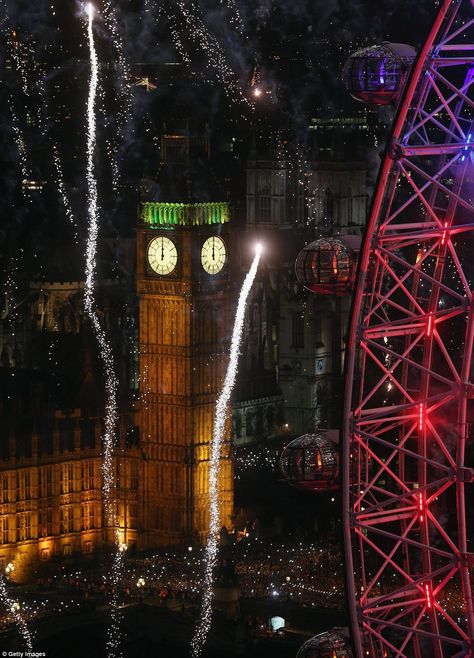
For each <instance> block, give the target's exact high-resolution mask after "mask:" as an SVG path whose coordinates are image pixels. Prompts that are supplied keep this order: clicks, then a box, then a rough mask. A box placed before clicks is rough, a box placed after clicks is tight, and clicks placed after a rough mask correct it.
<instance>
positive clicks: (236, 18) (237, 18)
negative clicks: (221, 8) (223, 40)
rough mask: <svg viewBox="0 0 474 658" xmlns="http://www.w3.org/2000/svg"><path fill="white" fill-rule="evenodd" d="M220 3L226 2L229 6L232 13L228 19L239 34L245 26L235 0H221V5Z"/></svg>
mask: <svg viewBox="0 0 474 658" xmlns="http://www.w3.org/2000/svg"><path fill="white" fill-rule="evenodd" d="M222 4H226V5H227V6H228V7H229V9H231V11H232V12H233V14H234V15H233V17H232V18H231V19H230V22H231V23H232V25H234V26H235V27H236V29H237V31H238V32H240V34H243V32H244V29H245V26H244V22H243V20H242V16H241V15H240V11H239V8H238V7H237V4H236V2H235V0H226V2H225V1H224V0H221V5H222Z"/></svg>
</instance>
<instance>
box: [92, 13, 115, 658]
mask: <svg viewBox="0 0 474 658" xmlns="http://www.w3.org/2000/svg"><path fill="white" fill-rule="evenodd" d="M87 13H88V19H89V20H88V27H87V35H88V43H89V52H90V63H91V78H90V84H89V95H88V100H87V173H86V179H87V201H88V218H89V226H88V235H87V248H86V281H85V289H84V307H85V310H86V314H87V315H88V317H89V319H90V321H91V324H92V326H93V328H94V332H95V334H96V338H97V341H98V343H99V346H100V353H101V358H102V362H103V365H104V369H105V374H106V384H105V388H106V394H107V399H106V405H105V432H104V435H103V437H102V447H103V448H102V449H103V456H102V480H103V484H102V497H103V501H104V511H105V520H106V526H107V527H112V528H114V533H115V535H114V539H115V544H116V553H115V556H114V561H113V566H112V576H111V578H110V584H111V589H112V598H111V602H110V603H111V615H112V623H111V624H110V626H109V629H108V640H107V651H108V657H109V658H117V657H118V656H120V655H121V652H120V642H121V639H120V633H119V624H120V616H119V612H118V605H117V604H118V600H117V597H118V583H119V581H120V572H121V569H122V562H123V555H124V550H123V546H122V544H121V543H120V536H119V529H118V523H117V518H116V513H115V509H114V498H113V486H114V470H113V450H114V439H115V429H116V422H117V387H118V382H117V377H116V375H115V368H114V360H113V354H112V348H111V345H110V343H109V341H108V340H107V337H106V335H105V332H104V330H103V329H102V327H101V326H100V322H99V318H98V316H97V313H96V311H95V301H94V285H95V265H96V254H97V236H98V229H99V210H98V198H97V180H96V177H95V166H94V154H95V149H96V118H95V110H96V99H97V88H98V82H99V75H98V60H97V52H96V49H95V43H94V34H93V29H92V26H93V19H94V8H93V6H92V5H91V4H89V5H87Z"/></svg>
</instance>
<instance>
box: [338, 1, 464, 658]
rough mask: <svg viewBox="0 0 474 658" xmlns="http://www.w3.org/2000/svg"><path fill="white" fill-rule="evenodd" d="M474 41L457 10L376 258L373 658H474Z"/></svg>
mask: <svg viewBox="0 0 474 658" xmlns="http://www.w3.org/2000/svg"><path fill="white" fill-rule="evenodd" d="M473 32H474V6H473V5H472V4H471V2H470V1H468V0H461V1H460V2H453V1H451V0H449V1H445V2H444V3H443V4H442V6H441V7H440V10H439V14H438V16H437V18H436V20H435V23H434V26H433V28H432V30H431V33H430V35H429V37H428V39H427V41H426V43H425V45H424V46H423V48H422V50H421V52H420V54H419V56H418V59H417V61H416V62H415V64H414V68H413V71H412V74H411V76H410V78H409V80H408V82H407V85H406V88H405V90H404V93H403V97H402V98H401V100H400V102H399V107H398V112H397V116H396V119H395V121H394V126H393V131H392V135H391V140H390V142H389V145H388V147H387V151H386V155H385V157H384V161H383V164H382V167H381V171H380V174H379V179H378V183H377V187H376V190H375V194H374V200H373V206H372V211H371V215H370V218H369V222H368V228H367V235H366V238H365V243H364V246H363V249H362V251H361V255H360V265H359V274H358V281H357V284H356V290H355V296H354V301H353V315H352V321H351V326H350V334H349V339H348V349H347V359H346V374H347V378H346V391H345V414H344V416H345V418H344V439H345V440H344V442H343V446H344V447H343V466H344V474H343V500H344V531H345V547H346V565H347V576H348V578H347V581H348V590H349V605H350V610H351V623H352V628H353V636H354V645H355V650H356V655H357V657H358V658H362V656H371V657H373V658H383V657H385V656H387V657H393V658H398V657H402V658H403V657H405V656H406V657H410V658H412V657H413V658H428V657H431V656H433V657H434V658H446V657H448V656H449V657H451V658H454V657H455V656H456V657H458V658H460V657H461V656H463V657H465V656H474V645H473V642H474V609H473V599H472V596H473V594H472V586H473V583H472V581H471V578H470V570H471V567H472V566H473V564H474V555H473V553H472V551H473V550H474V533H473V526H474V495H473V494H474V484H472V481H473V466H474V448H473V442H474V413H473V411H474V373H473V372H472V370H473V369H474V367H473V365H472V361H473V358H472V357H473V340H474V306H473V304H474V210H473V199H474V153H473V149H472V146H471V142H473V141H474V139H473V137H474V126H473V117H474V100H473V96H474V95H473V82H474V34H473ZM471 423H473V425H471ZM469 496H470V497H471V500H470V501H469V500H468V498H469ZM470 510H473V511H470ZM469 540H470V541H471V543H470V541H469Z"/></svg>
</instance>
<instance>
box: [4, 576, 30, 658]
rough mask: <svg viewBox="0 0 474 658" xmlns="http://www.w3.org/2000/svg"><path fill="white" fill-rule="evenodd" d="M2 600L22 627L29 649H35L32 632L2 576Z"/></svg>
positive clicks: (21, 630)
mask: <svg viewBox="0 0 474 658" xmlns="http://www.w3.org/2000/svg"><path fill="white" fill-rule="evenodd" d="M0 601H1V603H2V604H3V606H4V607H5V608H6V610H8V611H9V612H10V614H11V615H12V617H13V618H14V619H15V621H16V623H17V624H18V626H19V628H20V632H21V635H22V637H23V640H24V642H25V646H26V648H27V649H28V651H32V650H33V640H32V638H31V633H30V631H29V630H28V626H27V625H26V622H25V620H24V618H23V615H22V614H21V613H20V610H19V607H17V605H15V603H16V602H15V601H13V600H12V599H11V598H10V597H9V596H8V592H7V588H6V586H5V581H4V580H3V578H2V577H1V576H0Z"/></svg>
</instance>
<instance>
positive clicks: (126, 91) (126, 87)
mask: <svg viewBox="0 0 474 658" xmlns="http://www.w3.org/2000/svg"><path fill="white" fill-rule="evenodd" d="M146 5H148V3H146ZM145 11H148V6H146V7H145ZM104 20H105V24H106V26H107V29H108V30H109V33H110V36H111V38H112V42H113V45H114V48H115V51H116V53H117V57H118V65H119V66H118V68H119V74H120V79H119V84H120V92H117V97H116V101H117V102H116V106H117V108H118V109H117V119H118V121H117V139H116V140H111V143H110V148H111V150H112V153H113V157H112V158H111V160H110V161H111V163H112V165H111V166H112V187H113V189H114V191H115V192H117V191H118V187H119V175H120V172H119V164H118V160H119V151H120V143H122V142H123V138H124V131H125V126H126V125H127V124H130V123H131V119H132V94H131V91H130V67H129V65H128V62H127V59H126V57H125V53H124V46H123V40H122V35H121V32H120V25H119V22H118V19H117V11H116V8H115V7H113V6H112V2H110V0H106V1H105V2H104Z"/></svg>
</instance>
